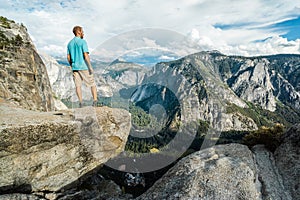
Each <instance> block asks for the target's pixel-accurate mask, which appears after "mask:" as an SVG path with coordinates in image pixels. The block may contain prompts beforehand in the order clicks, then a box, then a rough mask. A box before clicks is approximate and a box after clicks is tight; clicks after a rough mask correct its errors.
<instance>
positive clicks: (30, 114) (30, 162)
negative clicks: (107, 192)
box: [0, 100, 131, 196]
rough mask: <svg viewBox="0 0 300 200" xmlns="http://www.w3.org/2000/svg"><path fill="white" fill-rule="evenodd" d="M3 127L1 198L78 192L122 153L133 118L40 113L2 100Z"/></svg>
mask: <svg viewBox="0 0 300 200" xmlns="http://www.w3.org/2000/svg"><path fill="white" fill-rule="evenodd" d="M0 121H1V128H0V143H1V145H0V194H1V193H2V194H5V193H12V192H13V193H18V192H19V193H39V192H47V193H49V192H58V191H63V190H66V189H68V188H71V187H74V185H76V182H77V181H78V180H79V179H80V178H81V177H84V176H85V175H86V174H88V173H91V172H92V171H93V170H95V169H97V168H98V167H100V166H101V165H103V163H105V162H106V161H107V160H109V159H110V158H112V157H114V156H116V155H117V154H118V153H120V152H121V151H123V150H124V147H125V143H126V141H127V137H128V135H129V131H130V127H131V124H130V121H131V118H130V114H129V113H128V112H127V111H125V110H121V109H112V108H109V107H98V108H93V107H84V108H79V109H74V110H64V111H61V112H37V111H29V110H24V109H21V108H17V107H15V106H13V104H11V103H7V102H4V100H1V102H0ZM0 196H1V195H0Z"/></svg>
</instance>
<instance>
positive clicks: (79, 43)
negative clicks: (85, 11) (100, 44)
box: [67, 37, 89, 70]
mask: <svg viewBox="0 0 300 200" xmlns="http://www.w3.org/2000/svg"><path fill="white" fill-rule="evenodd" d="M84 52H89V50H88V46H87V43H86V41H85V40H84V39H81V38H80V37H74V38H73V39H72V40H71V41H70V42H69V43H68V51H67V54H70V55H71V60H72V70H87V69H88V67H87V65H86V63H85V60H84V56H83V53H84Z"/></svg>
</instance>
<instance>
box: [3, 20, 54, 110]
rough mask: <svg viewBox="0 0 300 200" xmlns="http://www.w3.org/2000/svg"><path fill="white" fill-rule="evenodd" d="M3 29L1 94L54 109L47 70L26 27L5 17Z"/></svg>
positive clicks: (24, 103) (18, 102)
mask: <svg viewBox="0 0 300 200" xmlns="http://www.w3.org/2000/svg"><path fill="white" fill-rule="evenodd" d="M0 33H1V34H0V37H1V40H2V41H4V42H3V43H2V42H1V47H0V51H1V53H0V68H1V69H0V97H1V98H4V99H7V100H10V101H12V102H14V104H15V105H19V106H21V107H23V108H26V109H30V110H40V111H50V110H53V109H54V102H53V101H54V99H53V97H52V90H51V86H50V82H49V78H48V74H47V70H46V67H45V65H44V63H43V61H42V59H41V58H40V56H39V54H38V53H37V50H36V49H35V47H34V45H33V43H32V41H31V39H30V37H29V35H28V33H27V29H26V27H25V26H23V25H19V24H16V23H15V22H14V21H11V20H8V19H4V20H2V21H1V22H0Z"/></svg>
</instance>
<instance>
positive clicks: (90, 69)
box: [89, 67, 94, 75]
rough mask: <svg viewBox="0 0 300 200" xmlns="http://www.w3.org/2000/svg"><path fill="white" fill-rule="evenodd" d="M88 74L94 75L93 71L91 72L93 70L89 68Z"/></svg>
mask: <svg viewBox="0 0 300 200" xmlns="http://www.w3.org/2000/svg"><path fill="white" fill-rule="evenodd" d="M89 73H90V75H92V74H93V73H94V70H93V68H91V67H90V68H89Z"/></svg>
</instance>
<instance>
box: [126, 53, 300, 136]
mask: <svg viewBox="0 0 300 200" xmlns="http://www.w3.org/2000/svg"><path fill="white" fill-rule="evenodd" d="M299 66H300V56H299V55H276V56H266V57H250V58H248V57H237V56H226V55H223V54H220V53H218V52H200V53H196V54H193V55H189V56H187V57H184V58H182V59H179V60H176V61H172V62H166V63H158V64H157V65H156V66H155V67H154V68H153V70H152V71H151V72H149V73H148V74H147V75H146V76H145V78H144V80H143V82H142V84H141V86H140V87H139V88H138V89H137V90H136V91H135V92H134V93H133V94H132V98H131V100H132V101H133V102H135V103H136V104H137V105H141V107H145V106H146V105H148V104H149V103H147V102H153V101H156V103H157V104H161V105H164V102H169V106H170V107H173V108H177V111H178V112H177V113H180V115H181V117H182V118H183V119H185V120H187V121H196V120H197V119H199V120H203V121H206V122H208V123H209V124H210V126H211V127H212V128H214V129H217V130H220V131H228V130H239V131H242V130H255V129H257V127H258V126H261V125H267V124H272V123H276V122H280V123H283V124H286V125H291V124H294V123H297V122H299V120H300V109H299V103H300V93H299V81H296V80H300V77H299V68H300V67H299ZM292 74H293V75H292ZM152 83H155V84H156V85H160V86H163V87H161V88H162V89H161V90H160V91H157V88H155V87H157V86H152V89H151V87H150V85H151V84H152ZM152 85H153V84H152ZM163 88H167V89H168V90H169V91H172V93H173V94H174V95H173V96H175V97H176V98H177V100H178V101H179V102H180V106H179V107H178V106H176V105H175V104H173V102H174V101H173V100H172V99H164V100H162V99H163V95H164V92H163V90H165V89H163ZM151 104H154V103H151ZM172 104H173V105H172ZM164 107H165V109H166V106H164ZM147 109H148V110H149V108H146V110H147ZM291 116H292V117H291Z"/></svg>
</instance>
